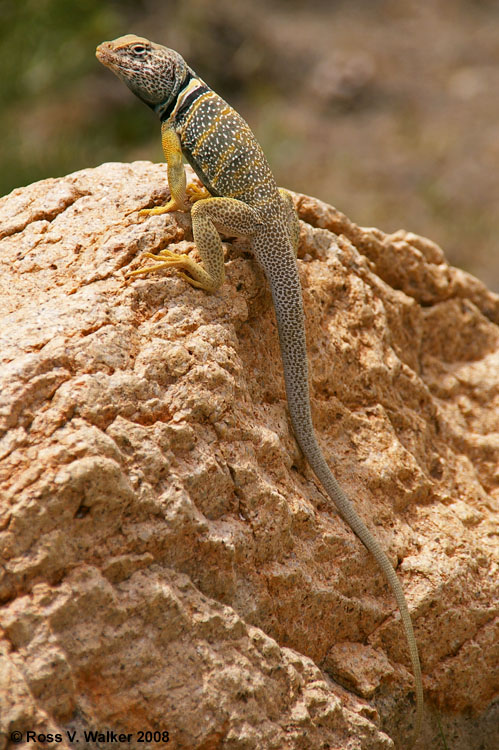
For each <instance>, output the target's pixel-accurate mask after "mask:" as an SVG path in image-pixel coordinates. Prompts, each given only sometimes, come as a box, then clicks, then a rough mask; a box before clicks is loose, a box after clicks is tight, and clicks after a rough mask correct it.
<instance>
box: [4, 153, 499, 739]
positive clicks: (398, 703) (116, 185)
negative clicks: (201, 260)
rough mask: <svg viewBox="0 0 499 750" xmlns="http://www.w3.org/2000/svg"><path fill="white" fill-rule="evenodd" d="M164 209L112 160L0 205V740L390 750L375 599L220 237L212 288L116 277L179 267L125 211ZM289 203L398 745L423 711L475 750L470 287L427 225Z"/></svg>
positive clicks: (273, 340) (487, 559) (259, 299)
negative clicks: (399, 605)
mask: <svg viewBox="0 0 499 750" xmlns="http://www.w3.org/2000/svg"><path fill="white" fill-rule="evenodd" d="M166 197H167V184H166V167H165V165H152V164H149V163H145V162H137V163H134V164H131V165H125V164H104V165H102V166H100V167H98V168H96V169H87V170H83V171H81V172H77V173H75V174H73V175H69V176H67V177H64V178H61V179H50V180H44V181H42V182H39V183H36V184H34V185H30V186H29V187H26V188H20V189H18V190H15V191H14V192H13V193H12V194H10V195H9V196H6V197H5V198H3V199H1V201H0V237H1V238H2V239H1V241H0V263H1V267H2V272H1V274H0V293H1V297H2V301H3V303H2V322H1V334H0V335H1V348H0V352H1V358H2V365H1V376H0V377H1V380H0V382H1V386H0V487H1V490H0V491H1V506H0V508H1V515H0V561H1V566H0V570H1V573H0V576H1V577H0V595H1V601H2V602H3V606H2V607H1V609H0V624H1V627H2V632H3V637H2V640H1V641H0V649H1V651H0V653H1V657H0V658H1V660H2V668H1V669H2V672H1V674H2V678H1V680H2V685H3V689H2V690H1V691H0V737H1V738H3V742H2V741H0V745H1V747H2V748H3V747H7V746H9V747H11V746H12V745H11V744H10V740H9V737H10V734H11V732H14V731H19V732H22V733H23V735H22V742H21V743H20V745H21V747H22V746H28V745H29V744H30V742H28V739H29V738H28V737H27V735H26V732H27V731H28V730H29V731H32V732H35V733H37V734H47V733H52V734H53V735H57V734H58V733H59V734H60V735H61V742H60V743H58V744H59V745H62V746H63V747H69V746H70V737H71V735H70V734H69V735H68V734H67V733H68V732H70V733H71V732H77V734H76V737H77V738H78V739H79V741H80V742H79V747H80V748H82V747H86V746H87V745H85V742H88V746H89V747H95V746H96V743H100V744H106V742H108V743H109V744H113V742H115V740H114V736H113V735H112V734H111V735H105V732H106V731H108V730H109V732H115V733H117V734H118V735H119V734H120V733H123V734H126V733H128V734H130V735H131V736H130V737H129V738H128V737H127V738H126V745H127V747H137V748H140V747H144V744H143V743H140V741H139V740H140V734H139V733H140V732H141V731H142V732H145V731H156V732H159V733H160V734H159V735H156V737H152V739H151V738H150V739H151V742H150V743H149V744H150V746H154V747H162V746H165V747H166V746H168V747H172V748H173V747H178V748H196V749H197V750H210V749H211V748H213V749H215V748H223V747H226V748H229V747H231V748H245V750H246V749H250V748H255V749H256V748H258V749H259V750H261V749H265V748H305V747H306V748H325V747H329V748H342V750H345V749H346V748H349V749H354V748H359V749H360V748H363V750H374V749H379V750H381V748H391V747H406V746H407V744H406V743H407V739H408V737H409V736H410V734H411V721H412V714H413V694H412V686H413V679H412V675H411V672H410V665H409V660H408V654H407V648H406V643H405V639H404V636H403V632H402V629H401V627H400V622H399V616H398V614H397V610H396V607H395V603H394V601H393V598H392V596H391V594H390V592H389V590H388V589H387V586H386V585H385V583H384V579H383V577H382V575H381V573H380V572H379V570H378V569H377V567H376V564H375V563H374V561H373V560H372V559H371V557H370V556H369V554H368V553H367V552H366V550H365V549H364V548H363V546H362V545H361V544H360V543H359V542H358V540H357V539H356V538H355V537H354V536H353V534H352V532H351V531H350V530H349V528H348V527H346V526H345V524H344V523H343V522H342V521H341V520H340V519H339V517H338V515H337V514H336V512H335V511H334V510H333V509H332V508H331V505H330V503H329V501H328V500H327V498H326V496H325V495H324V492H323V491H322V489H321V488H320V487H319V486H318V485H317V483H316V482H315V480H314V478H313V475H312V474H311V471H310V469H309V468H308V467H307V465H306V463H305V462H304V460H303V458H302V456H301V454H300V452H299V450H298V448H297V446H296V443H295V441H294V438H293V434H292V431H291V427H290V423H289V419H288V414H287V408H286V402H285V393H284V385H283V379H282V368H281V361H280V355H279V349H278V342H277V336H276V329H275V322H274V315H273V309H272V303H271V297H270V293H269V290H268V288H267V286H266V283H265V280H264V278H263V275H262V273H261V271H260V270H259V269H258V268H257V266H256V265H255V263H254V261H253V260H252V259H251V257H250V255H249V253H248V246H247V244H245V242H243V241H242V240H232V241H227V242H226V248H227V255H228V258H229V261H228V263H227V282H226V284H225V285H224V286H223V288H222V289H220V291H219V292H218V293H217V294H215V295H211V296H209V295H207V294H205V293H204V292H202V291H199V290H196V289H193V288H191V287H190V286H189V285H187V284H186V283H185V281H183V280H182V279H181V278H179V277H178V276H177V275H176V274H175V273H174V272H160V273H158V274H156V275H152V276H148V277H144V278H135V279H133V280H130V279H129V278H128V277H127V274H128V272H129V271H130V270H132V269H135V268H138V267H139V266H140V265H141V264H142V263H143V262H144V261H143V259H141V255H142V253H144V252H157V251H158V250H160V249H162V248H164V247H166V246H167V245H168V246H169V247H170V249H174V250H176V251H179V252H186V251H187V252H191V251H192V252H193V253H194V255H195V254H196V251H195V250H194V249H193V243H192V234H191V228H190V218H189V216H188V214H181V213H174V214H167V215H163V216H155V217H149V218H147V219H140V218H139V217H138V216H137V214H133V213H132V214H130V215H127V212H129V211H132V209H134V208H140V207H145V206H150V205H154V204H155V203H160V202H162V201H164V200H165V199H166ZM295 198H296V202H297V207H298V209H299V212H300V216H301V218H302V220H303V221H302V231H301V247H300V258H301V261H300V274H301V279H302V284H303V291H304V300H305V307H306V313H307V330H308V349H309V357H310V363H311V370H312V379H311V394H312V407H313V412H314V420H315V425H316V428H317V433H318V436H319V439H320V442H321V444H322V446H323V448H324V451H325V453H326V456H327V458H328V460H329V462H330V465H331V467H332V469H333V470H334V472H335V474H336V476H337V477H338V479H339V481H340V482H341V484H342V485H343V487H344V488H345V490H346V491H347V492H348V493H349V495H350V496H351V498H352V499H353V501H354V503H355V505H356V507H357V508H358V510H359V513H360V514H361V515H362V517H363V518H364V519H365V520H366V523H367V524H368V526H369V527H370V528H371V529H372V530H373V531H374V533H375V534H376V535H377V537H378V538H379V539H380V541H381V542H382V544H383V545H384V547H385V549H386V550H387V552H388V554H389V556H390V557H391V559H392V561H393V562H394V563H395V564H396V565H397V568H398V573H399V575H400V577H401V580H402V583H403V586H404V590H405V592H406V595H407V599H408V602H409V606H410V609H411V612H412V615H413V619H414V625H415V630H416V635H417V639H418V642H419V647H420V652H421V657H422V664H423V671H424V676H425V677H424V679H425V690H426V703H427V712H426V721H425V727H424V730H423V737H422V740H421V743H420V747H430V746H435V745H434V744H433V743H435V742H440V740H439V739H437V740H435V738H436V737H437V738H438V736H439V733H438V725H437V712H438V715H439V721H440V722H441V725H442V727H443V731H444V733H445V735H446V738H447V744H448V746H449V747H452V748H453V749H454V750H465V749H466V750H475V749H476V750H478V748H482V749H483V748H487V749H488V748H490V749H492V747H495V743H496V740H497V736H495V737H494V732H495V731H496V728H497V725H498V724H499V722H498V721H497V704H494V703H493V700H494V697H495V695H496V694H497V687H498V675H497V671H495V672H494V670H497V665H498V663H499V654H498V643H499V633H498V630H497V580H498V578H497V551H498V548H497V525H496V523H497V522H496V520H495V519H496V517H497V516H495V515H494V514H497V498H498V494H499V468H498V467H499V464H498V458H499V328H498V324H499V298H498V297H497V296H495V295H493V294H492V293H491V292H489V291H488V290H487V289H486V288H485V287H484V286H483V285H482V284H481V283H480V282H479V281H477V280H476V279H474V278H472V277H471V276H469V275H467V274H465V273H464V272H462V271H459V270H458V269H455V268H451V267H450V266H449V265H448V264H447V262H446V261H445V258H444V255H443V253H442V251H441V250H440V248H438V247H437V246H436V245H435V244H434V243H432V242H430V241H429V240H426V239H424V238H421V237H417V236H416V235H413V234H410V233H406V232H397V233H395V234H393V235H386V234H384V233H382V232H381V231H380V230H377V229H363V228H361V227H358V226H356V225H355V224H353V222H351V221H350V220H349V219H347V218H346V217H345V216H343V215H342V214H340V213H339V212H338V211H336V210H335V209H333V208H331V207H330V206H326V205H325V204H323V203H321V202H320V201H317V200H315V199H313V198H309V197H306V196H295ZM226 239H227V238H226ZM146 262H150V261H146ZM494 705H495V706H496V707H495V709H494ZM494 710H495V713H494ZM89 731H91V732H100V733H103V735H104V736H103V737H100V738H99V737H96V736H94V737H93V739H92V737H90V738H89V737H88V736H87V737H85V734H84V733H85V732H89ZM163 732H169V735H168V737H169V740H170V741H169V742H168V743H167V741H166V739H167V738H166V735H164V734H162V733H163ZM390 738H391V739H390ZM40 741H41V740H40ZM123 742H125V740H123ZM146 742H149V740H148V739H147V738H146ZM151 743H152V744H151ZM32 744H33V742H31V745H32ZM106 746H107V745H106Z"/></svg>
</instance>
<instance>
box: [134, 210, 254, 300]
mask: <svg viewBox="0 0 499 750" xmlns="http://www.w3.org/2000/svg"><path fill="white" fill-rule="evenodd" d="M191 216H192V231H193V234H194V242H195V243H196V247H197V249H198V252H199V255H200V256H201V260H202V264H201V263H196V261H194V260H192V258H190V257H189V256H188V255H177V254H176V253H173V252H172V251H171V250H168V248H165V249H164V250H161V252H159V253H158V254H157V255H153V254H152V253H145V257H146V258H151V259H152V260H155V261H157V263H156V265H154V266H144V267H143V268H138V269H137V270H136V271H132V273H131V274H130V275H131V276H139V275H142V274H148V273H154V272H155V271H159V270H162V269H165V268H175V269H178V270H179V272H180V276H182V278H183V279H185V281H187V282H188V283H189V284H191V285H192V286H195V287H197V288H198V289H204V290H205V291H206V292H215V291H216V290H217V289H218V288H219V287H220V286H221V285H222V284H223V282H224V280H225V267H224V254H223V248H222V242H221V240H220V235H219V233H218V230H222V231H224V232H227V233H228V234H234V235H236V236H246V237H250V236H251V235H253V234H255V232H256V231H257V230H258V228H259V227H260V226H261V222H260V220H259V217H258V214H257V213H256V211H255V210H254V209H253V208H251V206H248V205H247V204H246V203H242V202H241V201H238V200H236V199H235V198H207V199H206V200H199V201H197V202H196V203H195V204H194V206H193V207H192V212H191Z"/></svg>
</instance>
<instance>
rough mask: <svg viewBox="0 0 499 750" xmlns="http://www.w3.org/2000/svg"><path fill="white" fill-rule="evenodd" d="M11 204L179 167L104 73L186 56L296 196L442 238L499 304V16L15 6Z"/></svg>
mask: <svg viewBox="0 0 499 750" xmlns="http://www.w3.org/2000/svg"><path fill="white" fill-rule="evenodd" d="M0 23H1V28H2V30H3V31H2V34H1V35H0V66H1V76H0V119H1V132H2V138H1V146H0V149H1V152H0V195H3V194H5V193H7V192H9V191H10V190H12V189H13V188H14V187H17V186H20V185H26V184H28V183H30V182H33V181H35V180H40V179H43V178H45V177H51V176H58V175H63V174H66V173H68V172H71V171H75V170H77V169H82V168H85V167H91V166H96V165H98V164H100V163H102V162H103V161H132V160H135V159H150V160H152V161H161V160H163V155H162V152H161V146H160V138H159V124H158V122H157V121H156V120H155V118H154V115H153V114H152V113H151V112H150V111H149V110H148V108H147V107H145V106H144V105H143V104H141V103H140V102H139V101H138V100H137V99H135V97H133V95H132V94H131V93H130V92H129V91H128V89H127V88H126V87H125V86H124V85H123V84H122V83H121V82H120V81H118V80H117V79H116V78H115V76H114V75H113V74H112V73H111V72H110V71H109V70H107V69H105V68H104V67H102V66H101V65H100V64H99V63H98V62H97V60H96V59H95V57H94V50H95V47H96V45H97V44H98V43H99V42H101V41H103V40H106V39H113V38H115V37H117V36H120V35H121V34H125V33H129V32H133V33H136V34H139V35H142V36H146V37H149V38H151V39H153V40H154V41H157V42H161V43H163V44H165V45H167V46H170V47H173V48H175V49H176V50H177V51H179V52H180V53H181V54H182V55H183V56H184V57H185V58H186V59H187V61H188V62H189V64H190V65H191V66H192V67H193V68H194V69H195V70H196V71H197V73H198V74H199V75H200V76H201V77H202V78H204V79H205V80H206V81H207V82H208V83H209V84H210V85H211V86H212V87H213V88H215V89H216V90H217V91H218V93H220V94H221V95H222V96H224V98H226V99H228V100H229V102H230V103H231V104H232V105H234V106H235V107H236V109H238V110H239V111H240V112H241V114H242V115H243V116H244V117H245V118H246V119H247V120H248V121H249V123H250V124H251V126H252V128H253V130H254V131H255V133H256V134H257V137H258V139H259V141H260V142H261V144H262V146H263V148H264V150H265V152H266V154H267V156H268V158H269V161H270V163H271V165H272V168H273V170H274V172H275V174H276V177H277V180H278V182H279V184H281V185H285V186H287V187H290V188H292V189H294V190H297V191H299V192H304V193H308V194H310V195H314V196H316V197H319V198H321V199H322V200H324V201H326V202H328V203H331V204H333V205H334V206H336V207H337V208H339V209H340V210H341V211H343V212H345V213H346V214H348V216H349V217H350V218H351V219H353V220H354V221H355V222H357V223H359V224H361V225H367V226H378V227H380V228H381V229H383V230H384V231H388V232H391V231H394V230H396V229H398V228H404V229H408V230H411V231H413V232H416V233H418V234H423V235H426V236H428V237H431V238H432V239H433V240H435V241H436V242H438V243H439V244H440V245H441V246H442V247H443V248H444V250H445V252H446V254H447V257H448V258H449V259H450V261H451V262H452V263H454V264H456V265H459V266H461V267H463V268H465V269H466V270H468V271H470V272H472V273H474V274H476V275H478V276H479V277H481V278H482V279H483V280H484V281H485V282H486V283H487V284H488V285H489V286H490V287H491V288H493V289H495V290H496V291H499V253H498V252H497V237H498V235H499V209H498V206H497V204H498V200H499V132H498V120H499V0H432V2H426V3H425V2H421V0H250V1H249V0H241V1H239V0H133V1H132V0H73V1H71V0H0Z"/></svg>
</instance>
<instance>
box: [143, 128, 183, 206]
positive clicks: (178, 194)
mask: <svg viewBox="0 0 499 750" xmlns="http://www.w3.org/2000/svg"><path fill="white" fill-rule="evenodd" d="M161 145H162V146H163V153H164V155H165V159H166V166H167V170H168V185H169V186H170V193H171V198H170V200H169V201H168V203H166V204H165V205H164V206H156V207H155V208H142V209H141V210H140V211H139V216H157V215H158V214H164V213H168V212H170V211H186V210H187V208H188V205H187V203H186V201H185V197H186V181H185V168H184V163H183V160H182V148H181V146H180V139H179V137H178V135H177V134H176V132H175V131H174V130H173V129H172V128H169V127H167V126H166V124H165V123H163V124H162V125H161Z"/></svg>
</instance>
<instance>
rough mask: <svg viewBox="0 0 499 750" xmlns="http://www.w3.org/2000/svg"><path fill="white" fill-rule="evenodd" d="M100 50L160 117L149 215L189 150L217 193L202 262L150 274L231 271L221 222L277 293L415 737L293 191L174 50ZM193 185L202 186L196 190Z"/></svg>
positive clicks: (412, 647)
mask: <svg viewBox="0 0 499 750" xmlns="http://www.w3.org/2000/svg"><path fill="white" fill-rule="evenodd" d="M96 54H97V57H98V59H99V60H100V61H101V62H102V63H103V64H104V65H106V66H108V67H109V68H110V69H111V70H113V72H114V73H116V75H118V76H119V77H120V78H121V79H122V80H124V82H125V83H126V84H127V86H128V87H129V88H130V89H131V90H132V91H133V93H134V94H136V95H137V96H138V97H139V98H140V99H141V100H142V101H144V102H145V103H146V104H148V106H150V107H151V108H152V109H154V110H155V112H156V113H157V114H158V116H159V117H160V119H161V133H162V143H163V150H164V153H165V158H166V162H167V166H168V181H169V185H170V189H171V199H170V201H168V203H167V204H166V205H165V206H161V207H157V208H153V209H144V210H142V211H141V212H140V213H141V214H142V215H145V216H147V215H150V214H158V213H163V212H167V211H173V210H177V209H181V210H183V209H186V208H187V203H186V194H187V193H188V192H189V188H187V187H186V180H185V170H184V167H183V164H182V157H185V158H186V159H187V161H188V162H189V163H190V164H191V165H192V167H193V169H194V170H195V172H196V173H197V175H198V177H199V178H200V180H201V182H202V183H203V185H204V186H205V188H206V190H207V191H208V194H209V195H210V196H211V197H208V198H203V197H200V195H199V193H198V194H197V195H196V194H195V195H194V197H198V198H199V197H200V199H199V200H197V202H195V203H194V205H193V207H192V212H191V216H192V228H193V234H194V241H195V243H196V246H197V248H198V251H199V254H200V256H201V260H202V263H201V264H200V263H196V262H195V261H193V260H192V259H191V258H190V257H189V256H187V255H177V254H175V253H173V252H171V251H170V250H168V249H167V248H166V249H165V250H162V251H161V252H160V253H159V254H158V255H152V254H148V255H147V257H150V258H153V259H155V260H156V261H158V263H157V264H156V265H154V266H146V267H143V268H140V269H139V270H138V271H136V272H134V273H135V274H146V273H150V272H153V271H156V270H158V269H161V268H176V269H178V270H179V272H180V275H181V276H182V277H183V278H184V279H185V280H186V281H187V282H189V283H190V284H192V285H193V286H196V287H198V288H201V289H204V290H206V291H208V292H214V291H216V290H217V289H218V288H219V287H220V285H221V284H223V282H224V279H225V273H224V257H223V251H222V244H221V240H220V235H219V231H221V230H222V231H224V232H227V233H229V234H234V235H236V236H244V237H248V238H250V240H251V247H252V250H253V253H254V255H255V258H256V259H257V261H258V262H259V263H260V265H261V266H262V268H263V270H264V272H265V275H266V277H267V279H268V282H269V285H270V289H271V292H272V298H273V302H274V308H275V314H276V319H277V327H278V331H279V340H280V345H281V354H282V360H283V367H284V379H285V384H286V394H287V400H288V405H289V411H290V416H291V421H292V424H293V429H294V432H295V436H296V439H297V441H298V444H299V445H300V448H301V449H302V451H303V453H304V455H305V456H306V458H307V461H308V462H309V464H310V466H311V467H312V469H313V471H314V472H315V474H316V475H317V477H318V478H319V480H320V482H321V483H322V485H323V486H324V488H325V490H326V492H327V493H328V495H329V497H330V498H331V499H332V500H333V502H334V503H335V505H336V507H337V509H338V511H339V513H340V515H341V517H342V518H343V519H344V521H346V523H348V525H349V526H350V528H351V529H352V530H353V531H354V532H355V534H356V535H357V536H358V537H359V539H360V540H361V541H362V542H363V544H364V545H365V546H366V547H367V549H368V550H369V551H370V552H371V554H372V555H373V556H374V558H375V559H376V561H377V563H378V565H379V567H380V568H381V570H382V571H383V573H384V575H385V577H386V579H387V581H388V583H389V585H390V587H391V589H392V591H393V593H394V596H395V599H396V601H397V604H398V607H399V610H400V614H401V619H402V624H403V627H404V631H405V635H406V638H407V642H408V646H409V653H410V658H411V662H412V667H413V672H414V677H415V683H416V704H417V705H416V717H415V731H414V735H415V737H416V736H417V734H418V733H419V729H420V726H421V721H422V715H423V689H422V680H421V667H420V663H419V655H418V649H417V645H416V641H415V637H414V632H413V627H412V622H411V617H410V614H409V611H408V608H407V603H406V600H405V597H404V593H403V590H402V587H401V585H400V582H399V580H398V578H397V575H396V573H395V571H394V569H393V567H392V565H391V563H390V561H389V559H388V557H387V556H386V554H385V552H384V551H383V550H382V548H381V547H380V545H379V543H378V541H377V540H376V539H375V538H374V537H373V536H372V534H371V532H370V531H369V530H368V528H367V526H366V525H365V524H364V522H363V521H362V520H361V519H360V517H359V516H358V515H357V512H356V511H355V509H354V507H353V505H352V503H351V502H350V500H349V499H348V497H347V496H346V495H345V493H344V492H343V490H342V489H341V487H340V486H339V484H338V482H337V481H336V479H335V478H334V476H333V475H332V473H331V471H330V469H329V467H328V465H327V463H326V461H325V459H324V456H323V454H322V451H321V449H320V447H319V444H318V442H317V440H316V437H315V432H314V428H313V424H312V417H311V412H310V400H309V386H308V363H307V351H306V345H305V328H304V315H303V303H302V294H301V287H300V281H299V276H298V269H297V263H296V250H297V247H298V235H299V224H298V218H297V215H296V212H295V210H294V208H293V204H292V201H291V197H290V195H289V194H288V193H287V192H286V191H284V190H279V188H278V187H277V185H276V182H275V180H274V177H273V175H272V172H271V170H270V167H269V165H268V163H267V160H266V158H265V156H264V154H263V151H262V149H261V147H260V145H259V144H258V142H257V141H256V139H255V137H254V135H253V133H252V132H251V130H250V128H249V127H248V125H247V124H246V122H245V121H244V120H243V119H242V117H241V116H240V115H239V114H238V113H237V112H235V111H234V110H233V109H232V107H230V106H229V105H228V104H227V102H225V101H224V100H223V99H222V98H221V97H219V96H218V95H217V94H216V93H215V92H214V91H212V90H211V89H210V88H209V87H208V86H207V85H206V84H205V83H204V81H203V80H202V79H201V78H199V77H198V76H197V75H196V73H195V72H194V71H193V70H192V69H191V68H189V66H188V65H187V64H186V63H185V61H184V60H183V58H182V57H181V56H180V55H179V54H178V53H177V52H175V51H174V50H170V49H168V48H166V47H163V46H161V45H158V44H154V43H153V42H150V41H149V40H147V39H144V38H142V37H136V36H134V35H131V34H129V35H127V36H124V37H120V38H119V39H115V40H114V41H112V42H103V44H101V45H100V46H99V47H98V48H97V53H96ZM194 192H195V191H194Z"/></svg>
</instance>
